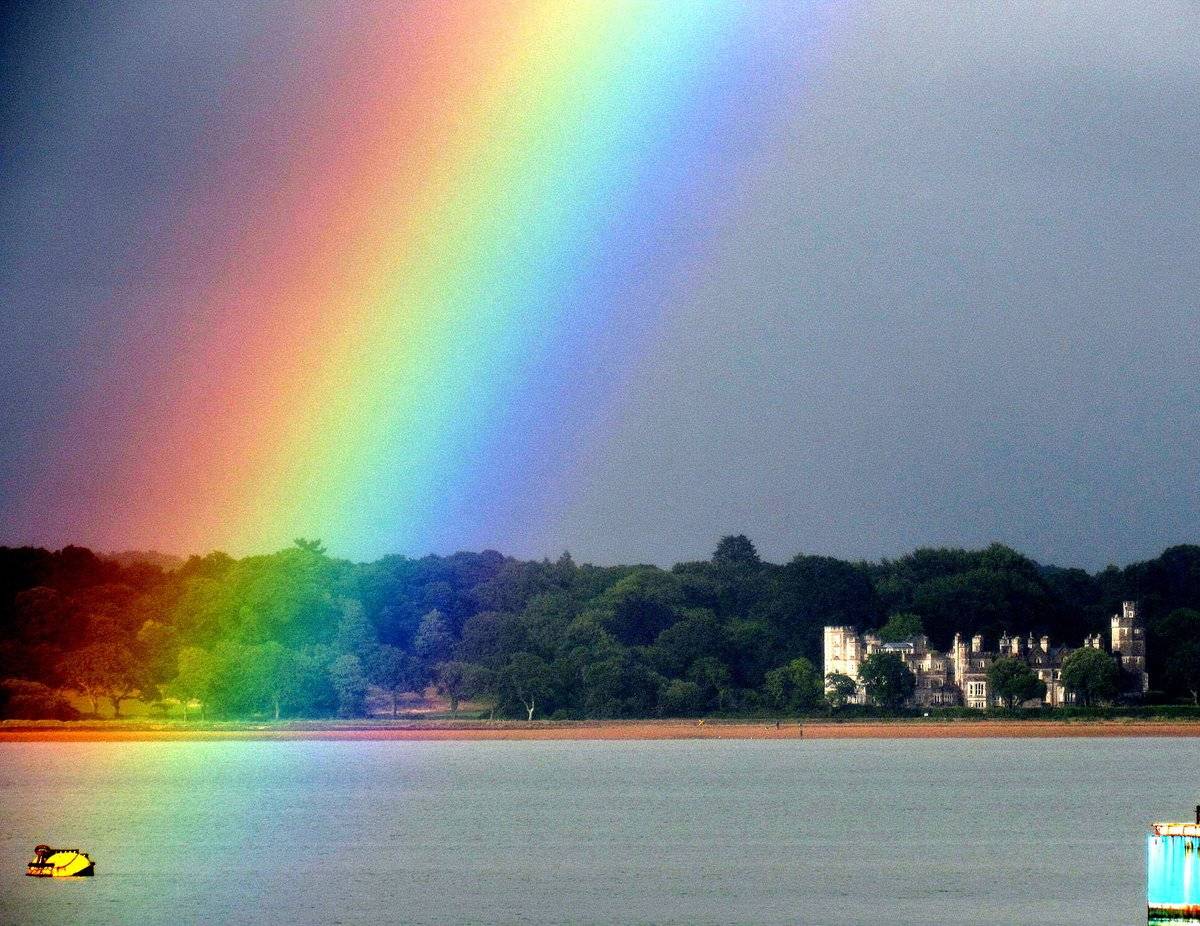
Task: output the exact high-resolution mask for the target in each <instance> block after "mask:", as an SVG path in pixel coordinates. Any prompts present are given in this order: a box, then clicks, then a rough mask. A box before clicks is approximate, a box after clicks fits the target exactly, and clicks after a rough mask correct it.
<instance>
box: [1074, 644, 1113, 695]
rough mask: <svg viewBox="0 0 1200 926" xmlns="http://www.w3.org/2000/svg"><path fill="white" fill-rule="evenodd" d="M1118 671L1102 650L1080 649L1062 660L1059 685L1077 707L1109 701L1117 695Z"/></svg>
mask: <svg viewBox="0 0 1200 926" xmlns="http://www.w3.org/2000/svg"><path fill="white" fill-rule="evenodd" d="M1119 681H1120V670H1119V669H1118V668H1117V663H1116V660H1114V659H1113V658H1112V657H1111V656H1110V655H1108V653H1106V652H1104V651H1103V650H1098V649H1092V648H1091V647H1087V646H1085V647H1083V648H1082V649H1077V650H1075V651H1074V652H1073V653H1071V654H1070V655H1068V656H1067V658H1066V659H1064V660H1063V664H1062V683H1063V687H1065V688H1066V689H1067V691H1070V692H1072V693H1073V694H1074V695H1075V698H1076V700H1078V702H1079V703H1080V704H1084V705H1088V704H1097V703H1100V702H1103V701H1111V700H1112V699H1113V698H1114V697H1116V695H1117V686H1118V683H1119Z"/></svg>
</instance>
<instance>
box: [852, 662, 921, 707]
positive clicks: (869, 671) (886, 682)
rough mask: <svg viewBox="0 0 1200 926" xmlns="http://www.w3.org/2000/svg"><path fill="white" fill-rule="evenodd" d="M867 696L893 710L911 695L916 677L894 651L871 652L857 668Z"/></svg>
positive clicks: (914, 688)
mask: <svg viewBox="0 0 1200 926" xmlns="http://www.w3.org/2000/svg"><path fill="white" fill-rule="evenodd" d="M858 677H859V678H860V679H861V680H862V683H863V688H865V689H866V692H867V697H868V698H870V699H871V701H872V702H874V703H875V704H878V705H879V706H880V707H886V708H888V709H889V710H895V709H896V708H898V707H900V705H902V704H903V703H904V702H905V701H906V700H908V699H909V698H911V697H912V694H913V692H914V691H915V690H916V687H917V678H916V676H915V675H913V673H912V670H911V669H909V668H908V666H906V665H905V664H904V660H902V659H901V658H900V657H899V656H897V655H896V654H895V653H872V654H871V655H870V656H868V657H867V658H866V659H864V660H863V663H862V666H861V667H860V668H859V670H858Z"/></svg>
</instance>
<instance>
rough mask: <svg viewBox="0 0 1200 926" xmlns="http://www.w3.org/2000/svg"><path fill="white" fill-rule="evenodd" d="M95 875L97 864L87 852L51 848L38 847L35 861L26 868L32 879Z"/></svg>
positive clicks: (34, 856)
mask: <svg viewBox="0 0 1200 926" xmlns="http://www.w3.org/2000/svg"><path fill="white" fill-rule="evenodd" d="M95 873H96V863H95V862H93V861H92V857H91V856H90V855H88V854H87V853H86V852H80V851H79V850H78V849H51V848H50V847H49V846H37V847H36V848H35V849H34V850H33V861H31V862H30V863H29V865H28V866H27V867H26V868H25V874H27V875H29V876H30V877H31V878H90V877H91V876H92V875H94V874H95Z"/></svg>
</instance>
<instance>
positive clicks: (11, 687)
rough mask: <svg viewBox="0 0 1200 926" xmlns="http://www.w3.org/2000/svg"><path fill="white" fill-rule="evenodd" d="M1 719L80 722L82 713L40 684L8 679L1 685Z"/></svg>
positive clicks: (59, 694) (26, 680) (56, 693)
mask: <svg viewBox="0 0 1200 926" xmlns="http://www.w3.org/2000/svg"><path fill="white" fill-rule="evenodd" d="M0 718H13V719H17V720H78V719H79V711H77V710H76V709H75V708H74V707H72V706H71V703H70V702H69V701H68V700H67V699H66V698H65V697H63V695H62V693H61V692H58V691H55V690H54V689H53V688H51V687H49V686H48V685H43V684H42V683H41V682H31V681H29V680H28V679H23V678H9V679H5V680H4V681H3V682H0Z"/></svg>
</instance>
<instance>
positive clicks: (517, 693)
mask: <svg viewBox="0 0 1200 926" xmlns="http://www.w3.org/2000/svg"><path fill="white" fill-rule="evenodd" d="M496 690H497V700H498V701H499V702H500V703H501V705H502V706H507V705H512V704H519V705H520V706H521V707H522V708H524V709H525V711H526V719H527V720H533V714H534V712H535V711H536V710H537V709H538V706H539V705H541V706H542V707H543V710H545V708H546V707H547V706H548V702H549V701H550V700H551V698H552V697H553V693H554V675H553V673H552V672H551V671H550V666H548V665H547V664H546V661H545V660H544V659H541V658H539V657H538V656H535V655H533V654H532V653H514V654H513V655H512V656H511V657H509V660H508V662H507V663H506V664H505V665H504V667H503V668H502V669H501V670H500V672H499V673H498V675H497V678H496Z"/></svg>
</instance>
